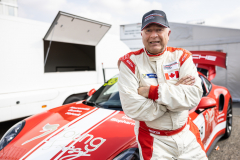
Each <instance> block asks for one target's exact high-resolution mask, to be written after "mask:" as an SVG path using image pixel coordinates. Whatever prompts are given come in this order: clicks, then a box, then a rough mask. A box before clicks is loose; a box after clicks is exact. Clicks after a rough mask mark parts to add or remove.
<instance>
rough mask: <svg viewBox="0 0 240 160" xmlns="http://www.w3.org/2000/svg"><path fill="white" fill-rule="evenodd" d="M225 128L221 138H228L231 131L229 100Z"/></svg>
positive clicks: (230, 106)
mask: <svg viewBox="0 0 240 160" xmlns="http://www.w3.org/2000/svg"><path fill="white" fill-rule="evenodd" d="M226 119H227V120H226V129H225V134H224V135H223V138H224V139H226V138H229V137H230V135H231V132H232V103H231V100H230V101H229V102H228V108H227V118H226Z"/></svg>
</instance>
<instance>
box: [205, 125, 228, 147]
mask: <svg viewBox="0 0 240 160" xmlns="http://www.w3.org/2000/svg"><path fill="white" fill-rule="evenodd" d="M225 128H226V121H224V122H222V123H219V124H218V125H217V126H216V127H215V128H214V129H213V131H212V133H211V135H210V136H209V138H208V139H207V142H206V143H205V144H204V148H205V149H207V148H208V146H209V144H210V143H211V142H212V140H213V137H214V136H215V135H216V134H217V133H218V132H219V131H221V130H222V129H225Z"/></svg>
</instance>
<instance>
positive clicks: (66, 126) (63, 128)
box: [19, 108, 98, 160]
mask: <svg viewBox="0 0 240 160" xmlns="http://www.w3.org/2000/svg"><path fill="white" fill-rule="evenodd" d="M96 110H98V108H95V109H93V110H91V111H89V112H87V113H86V114H83V115H82V116H80V117H78V118H76V119H75V120H73V121H71V122H69V123H67V124H66V125H64V126H62V127H61V128H59V129H58V130H56V131H55V132H53V133H52V134H51V135H49V136H48V137H47V138H45V139H44V140H43V141H42V142H40V143H39V144H37V145H36V146H35V147H33V148H32V149H31V150H30V151H28V152H27V153H26V154H25V155H24V156H23V157H22V158H20V159H19V160H23V159H24V158H26V157H27V156H28V155H29V154H30V153H31V152H33V151H34V150H35V149H36V148H38V147H39V146H40V145H42V144H43V143H45V142H47V140H48V139H49V138H51V137H52V136H54V135H55V134H56V133H58V132H60V131H61V130H65V129H66V128H68V127H69V126H70V125H71V124H73V123H75V122H76V121H78V120H79V119H81V118H82V117H84V116H86V115H89V114H91V113H92V112H94V111H96Z"/></svg>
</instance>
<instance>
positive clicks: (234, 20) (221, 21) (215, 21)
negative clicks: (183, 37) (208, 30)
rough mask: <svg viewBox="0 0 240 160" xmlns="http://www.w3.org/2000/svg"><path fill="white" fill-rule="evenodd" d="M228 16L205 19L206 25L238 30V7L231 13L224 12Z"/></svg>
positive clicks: (239, 12) (239, 26) (239, 10)
mask: <svg viewBox="0 0 240 160" xmlns="http://www.w3.org/2000/svg"><path fill="white" fill-rule="evenodd" d="M224 13H228V14H221V15H216V14H214V15H212V16H211V17H210V18H207V19H206V24H207V25H214V26H221V27H228V28H240V21H238V19H240V7H238V8H236V9H234V10H233V11H232V12H230V13H229V12H224Z"/></svg>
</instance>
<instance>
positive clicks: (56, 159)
mask: <svg viewBox="0 0 240 160" xmlns="http://www.w3.org/2000/svg"><path fill="white" fill-rule="evenodd" d="M118 113H119V111H117V112H116V113H114V114H112V115H111V116H109V117H108V118H106V119H105V120H103V121H102V122H101V123H99V124H97V125H96V126H94V127H93V128H91V129H90V130H89V131H88V132H86V133H85V134H83V135H82V136H80V137H79V138H78V139H76V140H75V141H74V143H72V144H71V145H70V146H68V147H71V146H74V145H75V144H76V143H77V142H78V141H79V140H81V139H82V138H83V137H84V136H85V135H86V134H88V133H89V132H91V131H92V130H94V129H95V128H96V127H98V126H99V125H100V124H102V123H103V122H105V121H107V120H108V119H110V118H111V117H113V116H115V115H116V114H118ZM65 152H67V150H66V151H64V152H62V153H60V154H59V155H58V156H57V157H56V158H55V159H54V160H58V159H59V158H60V157H61V156H62V155H63V154H64V153H65Z"/></svg>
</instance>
